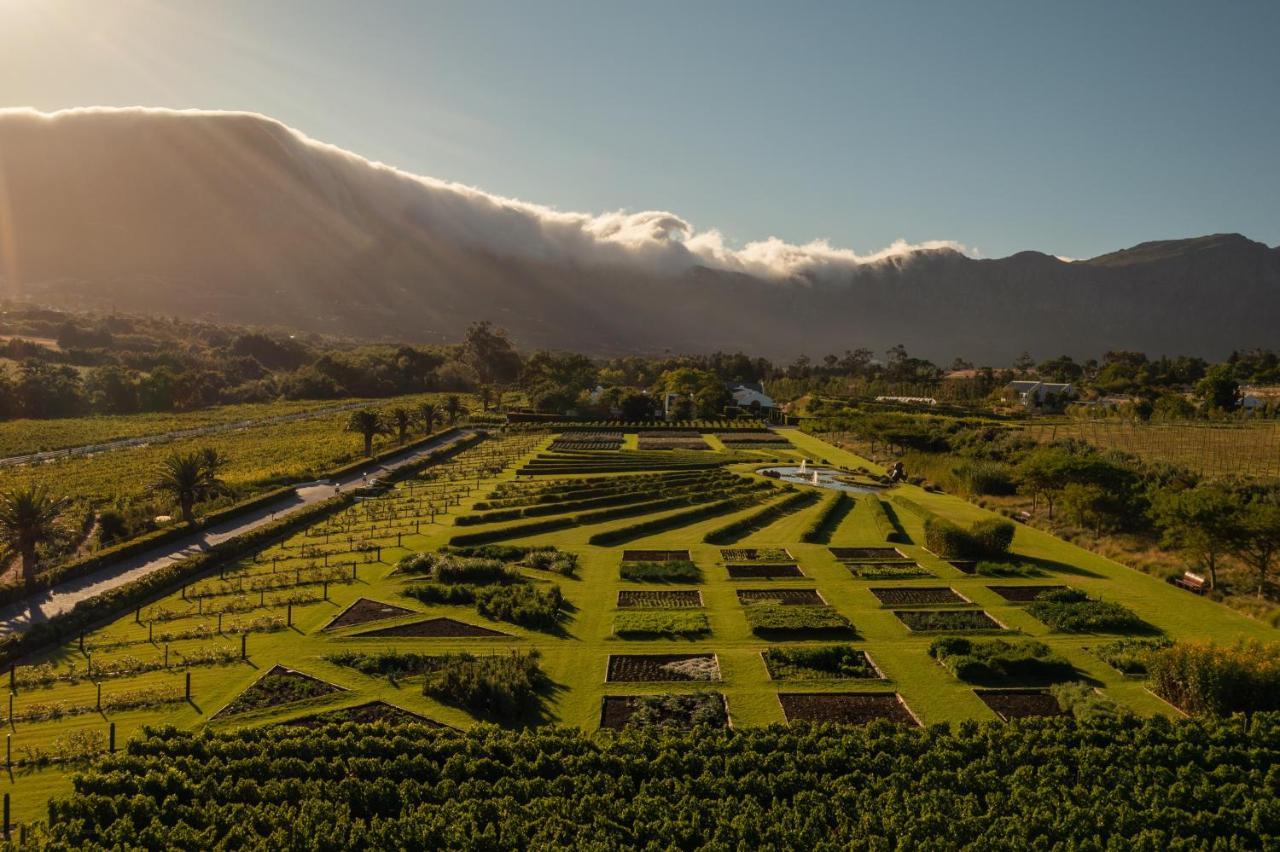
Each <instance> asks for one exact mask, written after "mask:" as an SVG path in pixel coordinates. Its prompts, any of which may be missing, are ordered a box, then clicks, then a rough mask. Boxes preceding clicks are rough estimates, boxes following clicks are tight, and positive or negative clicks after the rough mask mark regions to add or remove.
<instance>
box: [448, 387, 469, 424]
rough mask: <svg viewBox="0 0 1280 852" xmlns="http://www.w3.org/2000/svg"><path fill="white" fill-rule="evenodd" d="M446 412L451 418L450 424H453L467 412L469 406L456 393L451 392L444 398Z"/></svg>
mask: <svg viewBox="0 0 1280 852" xmlns="http://www.w3.org/2000/svg"><path fill="white" fill-rule="evenodd" d="M444 413H445V416H447V417H448V418H449V425H450V426H453V425H455V424H456V423H457V422H458V418H459V417H461V416H462V415H464V414H466V413H467V407H466V406H465V405H463V404H462V400H461V399H460V398H459V397H458V395H457V394H456V393H451V394H449V395H448V396H446V397H445V398H444Z"/></svg>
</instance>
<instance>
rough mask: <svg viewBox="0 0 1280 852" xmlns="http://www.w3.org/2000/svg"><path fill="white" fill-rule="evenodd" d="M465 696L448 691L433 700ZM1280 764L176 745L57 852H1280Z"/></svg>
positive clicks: (819, 735) (861, 742)
mask: <svg viewBox="0 0 1280 852" xmlns="http://www.w3.org/2000/svg"><path fill="white" fill-rule="evenodd" d="M473 665H474V668H473V672H474V673H473V674H464V673H463V672H461V671H458V673H457V674H456V675H452V676H451V677H450V678H448V679H447V680H448V681H449V682H450V683H451V684H455V685H451V686H450V687H449V694H450V695H451V696H458V697H461V698H468V699H471V700H474V701H476V702H478V703H486V702H488V703H491V704H492V705H493V706H495V707H500V706H502V704H503V701H502V700H498V698H497V697H496V696H494V695H493V694H492V693H491V691H490V690H489V689H488V688H486V687H485V686H484V685H483V683H482V679H483V674H482V672H483V671H484V669H482V665H483V664H482V663H480V662H479V660H477V661H476V662H475V663H474V664H473ZM513 668H514V666H513ZM455 671H456V670H455ZM515 674H518V672H513V673H512V675H513V677H511V678H509V679H507V680H505V681H504V683H507V684H510V683H511V682H513V681H516V680H517V678H516V677H514V675H515ZM531 680H532V679H531ZM445 682H446V678H444V677H442V676H441V675H440V674H439V671H437V672H435V673H433V674H432V675H431V683H433V684H436V685H435V686H431V687H429V688H431V689H433V690H441V689H443V688H444V687H443V684H444V683H445ZM531 686H532V690H533V692H535V693H536V686H533V685H532V683H531ZM523 689H524V687H523V684H521V686H520V691H521V692H523ZM504 691H511V692H514V691H515V690H514V689H512V688H511V687H510V686H509V685H508V686H507V687H504ZM511 700H515V699H514V697H513V698H512V699H511ZM1278 764H1280V714H1257V715H1255V716H1254V717H1253V718H1252V719H1249V720H1246V719H1243V718H1239V717H1237V718H1232V719H1226V720H1218V719H1209V718H1205V719H1196V720H1184V721H1170V720H1169V719H1166V718H1164V717H1161V716H1156V717H1153V718H1136V717H1129V716H1123V717H1106V716H1103V717H1100V718H1095V719H1093V720H1090V721H1086V722H1081V721H1076V720H1074V719H1072V718H1043V719H1024V720H1021V721H1020V722H1019V723H1018V724H1016V725H1006V724H1003V723H998V722H990V723H976V722H967V723H962V724H960V725H958V726H955V727H949V726H931V727H929V728H927V729H909V728H904V727H902V726H898V725H893V724H890V723H885V722H878V723H874V724H871V725H867V726H856V727H835V726H817V727H813V726H808V725H796V726H792V727H791V728H783V727H778V726H773V727H768V728H752V729H746V730H724V729H717V728H714V727H712V726H711V725H706V726H700V727H697V728H695V729H693V730H691V731H681V730H674V729H672V728H669V727H658V728H650V729H645V728H639V729H637V728H629V729H626V730H624V731H622V732H620V733H619V734H616V735H606V736H598V737H590V736H587V735H585V734H584V733H582V732H581V731H577V730H573V729H569V728H556V727H538V728H532V729H527V730H521V731H512V730H501V729H498V728H495V727H492V726H481V727H479V728H477V729H475V730H473V731H470V732H467V733H462V732H456V731H450V730H443V731H442V730H438V729H433V728H430V727H428V726H425V725H412V724H410V725H399V726H392V725H386V724H373V725H354V724H344V725H331V726H328V727H325V728H323V729H321V730H300V729H296V728H289V727H283V726H282V727H276V728H263V729H255V730H241V731H237V732H233V733H226V734H210V733H194V732H180V731H178V730H176V729H173V728H167V729H159V730H150V731H146V732H144V733H143V734H142V735H141V736H140V737H138V738H136V739H134V740H131V741H130V742H129V743H128V745H127V746H126V748H125V750H124V751H123V752H118V753H116V754H114V755H109V756H107V757H105V758H103V759H102V760H101V761H100V762H99V763H97V764H95V765H94V766H93V767H91V768H90V769H88V770H87V771H86V772H83V773H81V774H80V775H78V776H77V777H76V778H75V780H74V782H73V784H74V788H73V791H72V793H71V794H70V795H69V796H67V797H65V798H63V799H60V800H56V801H54V802H53V803H52V804H51V805H50V809H49V817H50V825H49V828H48V832H49V836H48V838H46V841H47V843H48V845H50V846H51V847H52V848H59V849H72V848H74V849H95V848H114V847H147V848H175V847H176V848H202V849H203V848H229V847H240V848H246V847H272V848H298V847H300V846H306V845H313V844H314V843H315V842H316V841H317V840H319V839H321V838H323V839H324V840H325V841H326V842H327V843H329V844H331V845H333V846H334V847H348V846H360V847H362V848H419V849H449V848H477V847H479V846H483V847H485V848H489V849H498V850H507V849H511V850H516V849H528V848H579V847H587V846H590V847H593V848H633V847H637V846H644V845H645V844H647V843H650V842H651V841H652V840H653V839H654V838H662V845H663V846H670V847H672V848H682V849H698V848H712V847H715V848H753V849H754V848H778V849H831V848H837V847H839V848H845V847H849V846H854V847H867V848H880V847H881V846H883V845H884V844H885V838H892V844H893V845H894V846H896V847H899V848H904V849H905V848H909V849H944V848H945V849H954V848H983V849H990V848H1001V849H1038V848H1049V847H1050V846H1052V847H1055V848H1056V847H1061V848H1073V849H1093V848H1104V847H1107V846H1108V842H1107V840H1106V839H1107V838H1113V839H1115V840H1116V841H1117V842H1118V843H1119V845H1120V846H1123V847H1124V848H1127V849H1152V850H1154V849H1209V848H1223V849H1268V848H1274V847H1275V846H1277V845H1280V816H1278V815H1277V813H1276V809H1275V800H1276V790H1275V784H1274V774H1275V767H1276V766H1277V765H1278ZM1171 779H1173V780H1171ZM1175 781H1176V783H1175ZM1064 790H1067V791H1069V792H1070V795H1064ZM1046 838H1051V841H1052V842H1051V843H1046ZM1112 845H1115V844H1112ZM1117 848H1119V847H1118V846H1117Z"/></svg>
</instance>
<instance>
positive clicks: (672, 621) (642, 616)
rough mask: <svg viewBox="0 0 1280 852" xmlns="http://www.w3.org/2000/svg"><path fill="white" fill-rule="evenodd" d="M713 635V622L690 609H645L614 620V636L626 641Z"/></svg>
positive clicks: (702, 614) (623, 613)
mask: <svg viewBox="0 0 1280 852" xmlns="http://www.w3.org/2000/svg"><path fill="white" fill-rule="evenodd" d="M710 633H711V622H709V621H707V616H706V615H705V614H704V613H701V612H690V611H689V610H656V609H651V610H645V611H643V612H620V613H618V614H617V615H616V616H615V617H614V619H613V634H614V635H615V636H617V637H619V638H622V639H644V638H651V637H658V636H666V637H681V638H686V639H692V638H696V637H700V636H706V635H708V634H710Z"/></svg>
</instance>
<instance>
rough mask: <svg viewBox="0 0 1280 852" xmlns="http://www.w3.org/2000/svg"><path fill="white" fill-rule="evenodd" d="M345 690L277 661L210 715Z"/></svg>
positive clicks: (267, 707)
mask: <svg viewBox="0 0 1280 852" xmlns="http://www.w3.org/2000/svg"><path fill="white" fill-rule="evenodd" d="M346 691H347V690H346V688H345V687H341V686H338V685H337V684H334V683H329V682H328V681H324V680H321V679H320V678H318V677H312V676H311V675H309V674H303V673H302V672H299V671H294V670H293V669H291V668H287V667H285V666H282V665H279V664H277V665H274V666H272V667H271V668H270V669H268V670H267V672H266V673H265V674H263V675H262V677H260V678H258V679H257V680H255V681H254V682H253V683H251V684H250V685H249V687H248V688H247V689H246V690H245V691H244V692H242V693H240V694H239V695H237V696H236V697H235V698H234V699H233V700H232V701H231V703H230V704H228V705H227V706H226V707H223V708H222V709H221V710H219V711H218V712H217V713H215V714H214V715H213V718H215V719H218V718H221V717H223V716H235V715H238V714H241V713H251V712H253V711H255V710H266V709H269V708H272V707H280V706H281V705H284V704H292V703H294V702H296V701H306V700H309V699H312V698H323V697H324V696H327V695H334V694H335V693H339V692H346Z"/></svg>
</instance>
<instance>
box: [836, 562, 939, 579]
mask: <svg viewBox="0 0 1280 852" xmlns="http://www.w3.org/2000/svg"><path fill="white" fill-rule="evenodd" d="M845 566H846V567H847V568H848V569H849V573H850V574H852V575H853V576H854V577H857V578H858V579H859V580H910V579H914V578H916V577H932V576H934V573H933V572H932V571H930V570H929V569H927V568H925V567H923V566H922V565H920V564H918V563H915V562H846V563H845Z"/></svg>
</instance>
